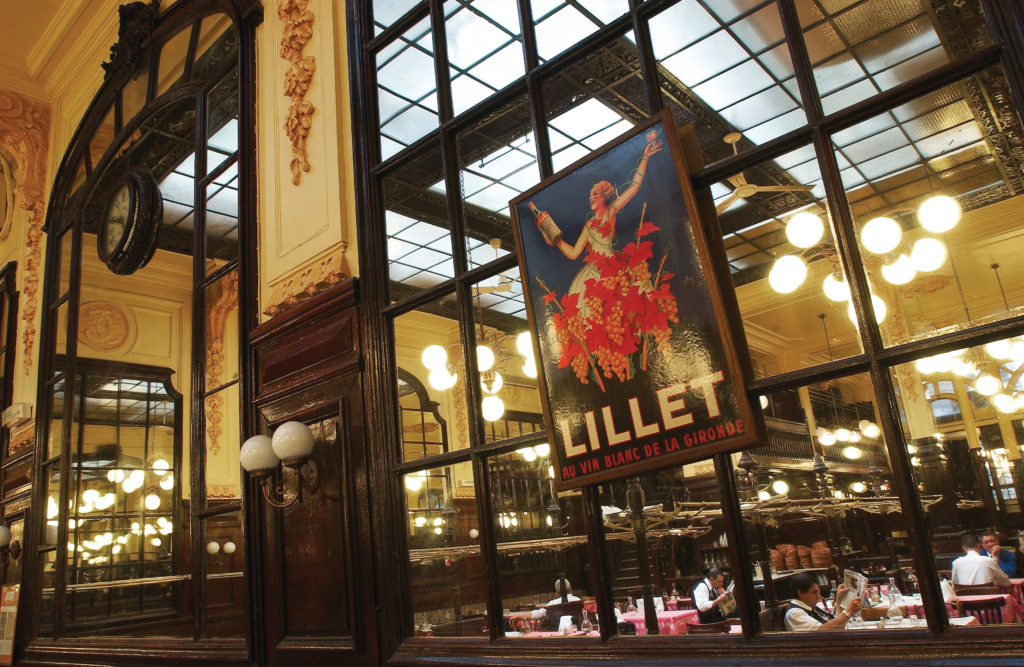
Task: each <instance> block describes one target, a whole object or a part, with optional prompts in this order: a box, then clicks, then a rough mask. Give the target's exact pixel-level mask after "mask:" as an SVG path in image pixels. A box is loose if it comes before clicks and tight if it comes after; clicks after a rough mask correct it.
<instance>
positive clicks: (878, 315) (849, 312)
mask: <svg viewBox="0 0 1024 667" xmlns="http://www.w3.org/2000/svg"><path fill="white" fill-rule="evenodd" d="M871 305H872V306H874V308H875V322H878V323H879V324H881V323H882V322H884V321H885V316H886V315H887V314H888V313H889V310H888V308H886V306H885V301H882V298H881V297H879V296H875V295H874V294H872V295H871ZM846 316H847V317H849V318H850V321H851V322H853V323H854V324H857V313H855V312H854V310H853V302H852V301H851V302H850V305H849V306H848V307H847V309H846Z"/></svg>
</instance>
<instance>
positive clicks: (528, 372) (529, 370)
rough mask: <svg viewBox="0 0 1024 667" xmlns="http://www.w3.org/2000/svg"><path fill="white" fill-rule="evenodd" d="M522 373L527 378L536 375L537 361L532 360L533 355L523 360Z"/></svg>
mask: <svg viewBox="0 0 1024 667" xmlns="http://www.w3.org/2000/svg"><path fill="white" fill-rule="evenodd" d="M523 375H525V376H526V377H528V378H535V377H537V362H536V361H535V360H534V358H533V357H530V358H529V359H527V360H526V361H524V362H523Z"/></svg>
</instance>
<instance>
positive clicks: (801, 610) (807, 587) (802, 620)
mask: <svg viewBox="0 0 1024 667" xmlns="http://www.w3.org/2000/svg"><path fill="white" fill-rule="evenodd" d="M792 582H793V586H794V588H795V589H796V597H795V598H793V599H792V600H790V601H789V606H788V607H786V610H785V611H784V612H783V614H784V618H785V625H786V629H787V630H792V631H794V632H806V631H809V630H842V629H843V628H845V627H846V622H847V621H848V620H850V616H852V615H853V614H856V613H857V612H858V611H860V598H854V599H853V600H851V601H850V602H848V603H847V605H846V607H845V608H844V609H840V610H839V611H838V613H836V615H835V617H834V618H833V617H832V615H831V614H830V613H828V612H827V611H826V610H825V609H824V608H823V607H819V606H818V604H819V603H821V602H822V599H821V588H820V587H819V586H818V582H817V581H815V580H814V578H813V577H811V576H810V575H809V574H806V573H804V572H801V573H799V574H796V575H793V579H792ZM848 590H850V589H849V588H847V587H846V586H840V587H839V590H838V591H836V600H842V599H843V597H844V596H845V595H846V592H847V591H848Z"/></svg>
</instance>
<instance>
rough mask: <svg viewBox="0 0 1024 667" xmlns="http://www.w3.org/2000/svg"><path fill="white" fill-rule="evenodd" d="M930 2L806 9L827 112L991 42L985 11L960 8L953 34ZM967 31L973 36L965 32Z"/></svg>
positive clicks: (880, 0) (870, 1)
mask: <svg viewBox="0 0 1024 667" xmlns="http://www.w3.org/2000/svg"><path fill="white" fill-rule="evenodd" d="M803 4H810V3H803ZM926 4H927V3H922V2H920V1H919V0H909V1H907V2H891V1H890V0H867V1H866V2H859V3H841V4H840V5H838V6H836V7H835V8H830V7H825V10H826V12H827V14H824V15H822V14H817V15H814V16H812V15H811V14H810V13H808V12H804V15H803V16H802V17H801V18H802V19H803V22H804V26H805V32H804V41H805V42H806V44H807V51H808V55H809V56H810V59H811V64H812V66H813V67H814V78H815V81H816V83H817V85H818V92H819V93H820V94H821V95H822V97H823V98H824V99H823V104H822V107H823V109H824V111H825V113H832V112H835V111H838V110H840V109H843V108H845V107H847V106H850V105H851V104H856V103H857V102H861V101H862V100H864V99H866V98H868V97H871V96H872V95H875V94H877V93H879V92H881V91H883V90H887V89H889V88H892V87H894V86H897V85H899V84H901V83H906V82H907V81H910V80H911V79H913V78H914V77H917V76H920V75H922V74H925V73H926V72H928V71H929V70H932V69H934V68H936V67H939V66H941V65H944V64H946V63H947V62H950V61H951V60H955V59H956V58H959V57H961V56H966V55H968V54H970V53H971V52H973V51H976V50H978V49H979V48H982V47H984V46H988V45H989V44H991V43H992V39H991V37H990V36H989V34H988V30H987V28H986V26H985V19H984V16H983V15H982V14H981V12H980V11H978V10H977V9H976V8H973V7H972V8H971V9H968V10H964V11H958V12H957V20H958V21H959V22H960V23H959V24H958V25H957V26H956V28H955V34H953V33H954V31H953V30H951V29H950V27H948V26H949V24H948V23H946V22H945V21H940V20H939V19H938V18H937V16H938V15H936V14H935V13H934V12H933V11H932V9H931V6H930V5H927V7H926V6H925V5H926ZM823 6H824V5H823ZM822 19H824V20H823V21H822ZM968 34H969V35H971V39H965V38H964V37H963V36H964V35H968ZM833 91H836V92H835V93H834V94H832V93H833Z"/></svg>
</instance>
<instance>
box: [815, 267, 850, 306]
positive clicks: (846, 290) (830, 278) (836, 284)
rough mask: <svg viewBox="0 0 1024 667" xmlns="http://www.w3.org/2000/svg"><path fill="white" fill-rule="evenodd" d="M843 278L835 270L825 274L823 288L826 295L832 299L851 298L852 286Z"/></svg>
mask: <svg viewBox="0 0 1024 667" xmlns="http://www.w3.org/2000/svg"><path fill="white" fill-rule="evenodd" d="M841 278H842V276H838V275H837V273H835V272H834V273H830V274H828V275H827V276H825V280H824V281H823V282H822V283H821V289H822V290H824V292H825V296H827V297H828V298H829V299H831V300H832V301H846V300H848V299H849V298H850V286H849V285H848V284H846V281H845V280H842V279H841Z"/></svg>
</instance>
